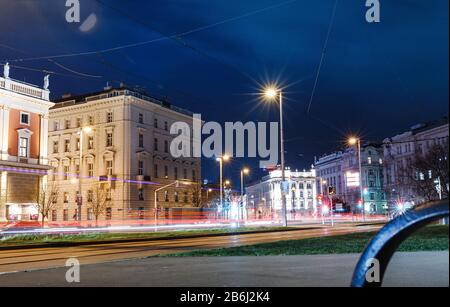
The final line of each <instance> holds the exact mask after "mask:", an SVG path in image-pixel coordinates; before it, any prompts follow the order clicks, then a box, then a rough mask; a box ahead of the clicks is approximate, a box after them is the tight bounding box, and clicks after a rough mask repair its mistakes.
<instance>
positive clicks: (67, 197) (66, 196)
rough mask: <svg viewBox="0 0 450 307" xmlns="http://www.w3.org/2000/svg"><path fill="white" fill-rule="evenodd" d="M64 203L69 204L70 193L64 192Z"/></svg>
mask: <svg viewBox="0 0 450 307" xmlns="http://www.w3.org/2000/svg"><path fill="white" fill-rule="evenodd" d="M64 203H65V204H68V203H69V192H64Z"/></svg>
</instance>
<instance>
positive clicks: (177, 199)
mask: <svg viewBox="0 0 450 307" xmlns="http://www.w3.org/2000/svg"><path fill="white" fill-rule="evenodd" d="M173 196H174V198H175V202H176V203H177V202H178V201H179V200H180V199H179V197H178V192H177V191H175V192H174V193H173Z"/></svg>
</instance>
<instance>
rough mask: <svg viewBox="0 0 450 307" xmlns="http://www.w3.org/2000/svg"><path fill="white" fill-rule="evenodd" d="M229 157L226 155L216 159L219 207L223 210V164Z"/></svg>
mask: <svg viewBox="0 0 450 307" xmlns="http://www.w3.org/2000/svg"><path fill="white" fill-rule="evenodd" d="M229 159H230V157H229V156H228V155H223V156H222V157H219V158H217V159H216V160H217V162H219V169H220V170H219V177H220V207H221V208H223V162H224V161H228V160H229Z"/></svg>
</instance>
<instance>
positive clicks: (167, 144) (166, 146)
mask: <svg viewBox="0 0 450 307" xmlns="http://www.w3.org/2000/svg"><path fill="white" fill-rule="evenodd" d="M164 152H165V153H169V141H164Z"/></svg>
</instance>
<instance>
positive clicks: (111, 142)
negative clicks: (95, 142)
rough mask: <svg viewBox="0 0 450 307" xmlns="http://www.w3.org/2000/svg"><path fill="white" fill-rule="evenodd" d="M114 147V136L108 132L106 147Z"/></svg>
mask: <svg viewBox="0 0 450 307" xmlns="http://www.w3.org/2000/svg"><path fill="white" fill-rule="evenodd" d="M112 146H113V134H112V133H111V132H108V133H107V134H106V147H112Z"/></svg>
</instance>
